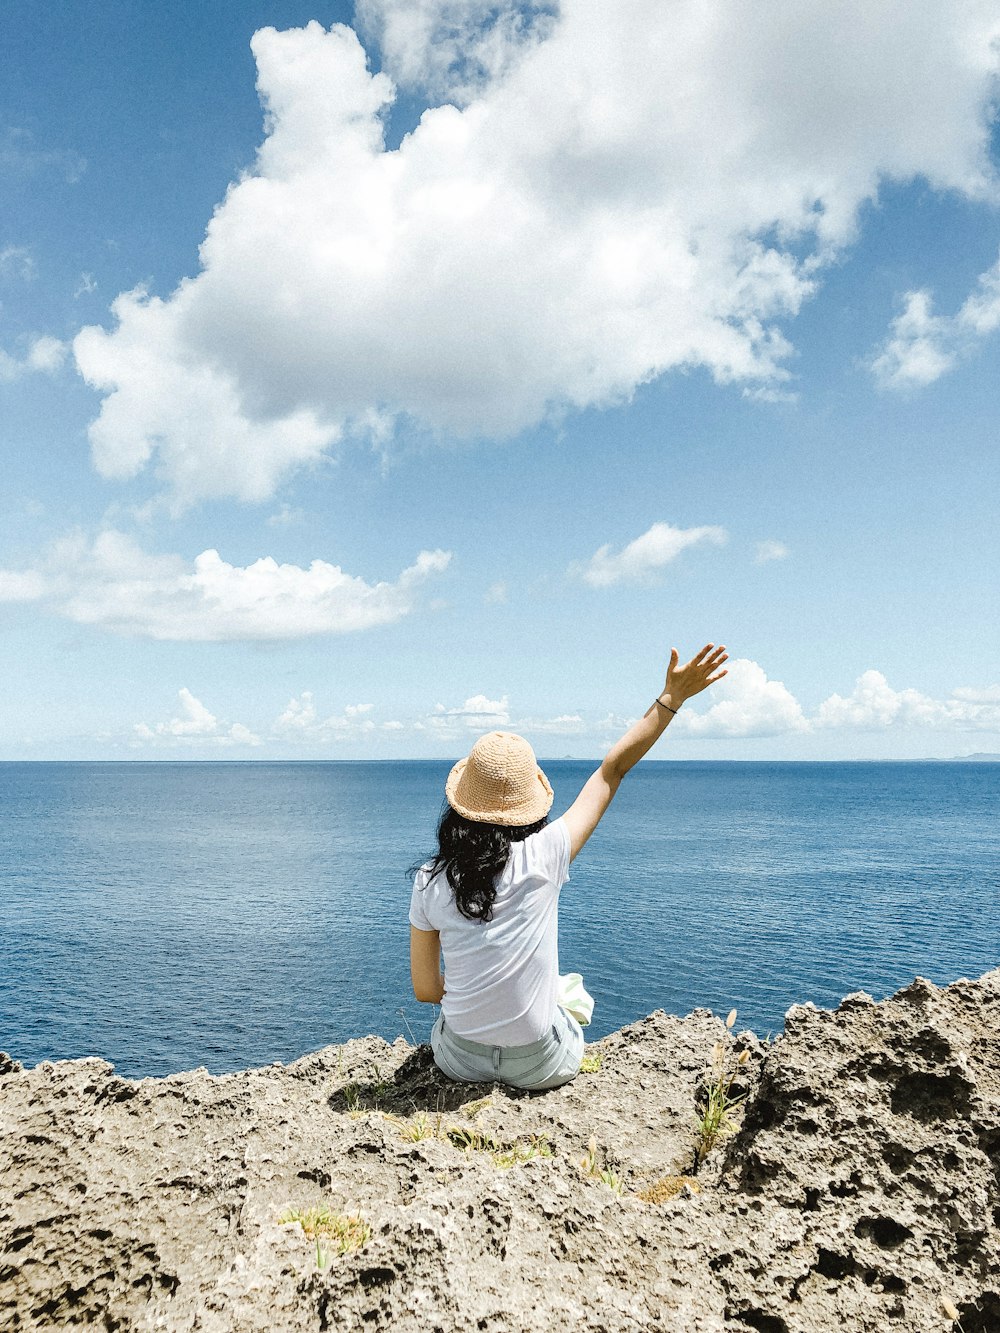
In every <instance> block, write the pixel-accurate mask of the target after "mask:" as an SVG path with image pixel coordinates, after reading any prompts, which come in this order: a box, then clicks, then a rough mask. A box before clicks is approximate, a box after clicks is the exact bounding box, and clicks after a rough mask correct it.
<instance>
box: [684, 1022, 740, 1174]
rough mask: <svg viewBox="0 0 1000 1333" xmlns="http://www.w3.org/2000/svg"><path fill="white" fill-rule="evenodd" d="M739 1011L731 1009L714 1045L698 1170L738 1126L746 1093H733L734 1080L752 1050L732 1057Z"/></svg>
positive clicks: (700, 1131) (697, 1149) (697, 1154)
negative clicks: (735, 1117) (734, 1115)
mask: <svg viewBox="0 0 1000 1333" xmlns="http://www.w3.org/2000/svg"><path fill="white" fill-rule="evenodd" d="M735 1022H736V1010H735V1009H731V1010H730V1011H729V1016H728V1017H727V1019H726V1031H725V1035H724V1036H723V1038H722V1040H721V1041H717V1042H716V1043H715V1046H714V1047H713V1048H712V1079H711V1082H710V1083H709V1085H708V1092H707V1094H706V1098H705V1104H704V1106H703V1107H701V1108H700V1109H701V1119H700V1120H699V1121H698V1127H697V1134H698V1141H697V1144H696V1146H695V1161H694V1169H695V1170H696V1171H697V1169H698V1167H699V1166H700V1165H701V1164H702V1162H703V1161H704V1160H705V1158H706V1157H707V1156H708V1154H709V1153H710V1152H711V1151H712V1149H713V1148H714V1147H715V1145H716V1143H718V1141H719V1139H721V1138H723V1137H724V1136H725V1135H726V1134H731V1133H732V1132H733V1130H734V1129H735V1128H736V1121H735V1120H734V1119H733V1112H734V1111H736V1110H737V1108H738V1107H740V1106H741V1105H742V1104H743V1096H739V1097H734V1096H733V1095H732V1088H733V1083H734V1081H735V1079H736V1075H737V1074H738V1073H739V1071H740V1069H741V1068H742V1066H743V1065H745V1064H746V1063H747V1061H748V1060H749V1059H750V1052H749V1051H741V1052H740V1054H739V1056H738V1057H737V1058H736V1059H735V1060H734V1059H733V1058H732V1031H733V1024H734V1023H735Z"/></svg>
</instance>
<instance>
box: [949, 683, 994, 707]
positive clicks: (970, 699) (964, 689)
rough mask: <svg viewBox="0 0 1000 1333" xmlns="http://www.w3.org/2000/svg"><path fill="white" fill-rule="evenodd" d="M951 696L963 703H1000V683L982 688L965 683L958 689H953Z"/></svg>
mask: <svg viewBox="0 0 1000 1333" xmlns="http://www.w3.org/2000/svg"><path fill="white" fill-rule="evenodd" d="M951 697H952V698H953V699H958V700H960V701H961V702H962V703H972V704H1000V685H987V686H986V688H985V689H981V690H979V689H973V688H971V687H970V686H966V685H963V686H961V687H960V688H959V689H957V690H952V692H951Z"/></svg>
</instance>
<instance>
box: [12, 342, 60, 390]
mask: <svg viewBox="0 0 1000 1333" xmlns="http://www.w3.org/2000/svg"><path fill="white" fill-rule="evenodd" d="M68 351H69V348H68V347H67V345H66V344H65V343H64V342H61V341H60V340H59V339H58V338H52V337H49V336H48V335H47V334H43V335H41V336H40V337H34V338H31V339H29V340H28V345H27V348H26V350H25V351H24V352H23V353H22V354H20V355H18V354H16V353H15V354H11V353H10V352H6V351H4V349H3V348H2V347H0V383H7V384H9V383H11V382H12V381H14V380H19V379H21V377H22V376H24V375H31V374H36V373H37V374H42V375H54V374H55V373H56V372H57V371H58V370H59V369H60V367H61V366H63V365H64V364H65V361H66V354H67V352H68Z"/></svg>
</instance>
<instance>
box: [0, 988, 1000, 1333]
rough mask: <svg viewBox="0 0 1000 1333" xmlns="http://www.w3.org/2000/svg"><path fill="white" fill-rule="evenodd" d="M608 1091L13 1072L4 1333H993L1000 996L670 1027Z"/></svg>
mask: <svg viewBox="0 0 1000 1333" xmlns="http://www.w3.org/2000/svg"><path fill="white" fill-rule="evenodd" d="M586 1065H587V1068H586V1072H582V1073H581V1074H580V1075H579V1077H578V1078H577V1079H576V1080H575V1081H574V1082H573V1083H572V1084H570V1085H568V1086H567V1087H565V1088H561V1089H558V1090H556V1091H553V1092H547V1093H540V1094H539V1093H534V1094H528V1093H518V1092H513V1091H510V1090H506V1089H504V1088H501V1087H498V1086H494V1085H490V1084H483V1085H467V1086H459V1085H456V1084H451V1083H448V1082H447V1081H446V1080H444V1079H443V1078H442V1077H441V1076H440V1075H439V1074H438V1073H437V1071H436V1070H435V1068H434V1066H433V1063H432V1061H431V1058H430V1051H429V1048H427V1047H426V1046H419V1047H416V1048H414V1047H411V1046H408V1045H407V1044H406V1043H405V1042H404V1041H403V1040H402V1039H400V1040H399V1041H396V1042H394V1043H392V1045H389V1044H388V1043H386V1042H384V1041H382V1040H380V1039H378V1038H375V1037H366V1038H364V1039H361V1040H357V1041H351V1042H348V1043H347V1044H346V1045H345V1046H341V1047H328V1048H327V1049H325V1050H322V1051H318V1052H316V1053H315V1054H314V1055H308V1056H306V1057H305V1058H303V1059H301V1060H298V1061H296V1062H295V1063H294V1064H291V1065H288V1066H281V1065H274V1066H271V1067H268V1068H265V1069H252V1070H246V1071H243V1072H240V1073H236V1074H229V1075H224V1076H221V1077H212V1076H211V1075H209V1074H208V1073H206V1072H205V1071H204V1070H194V1071H191V1072H188V1073H183V1074H176V1075H174V1076H172V1077H170V1078H164V1079H143V1080H141V1081H137V1082H132V1081H129V1080H127V1079H124V1078H119V1077H118V1076H117V1075H116V1074H115V1072H114V1070H113V1068H112V1067H111V1066H110V1065H108V1064H106V1063H104V1062H103V1061H100V1060H77V1061H67V1062H64V1063H58V1064H42V1065H39V1066H38V1067H37V1068H35V1069H29V1070H23V1069H21V1068H20V1066H19V1065H18V1064H17V1063H16V1062H14V1061H13V1060H10V1059H9V1058H7V1057H5V1056H2V1055H0V1329H3V1330H4V1331H5V1333H6V1330H10V1329H55V1328H63V1327H69V1326H77V1327H84V1328H95V1329H107V1330H133V1329H134V1330H152V1329H165V1330H188V1329H190V1330H195V1329H197V1330H204V1331H206V1333H222V1331H223V1330H225V1331H226V1333H229V1330H247V1331H248V1333H249V1331H250V1330H267V1331H268V1333H272V1331H273V1330H281V1329H289V1330H293V1329H309V1330H313V1329H316V1330H319V1329H352V1330H353V1329H359V1328H367V1329H372V1330H382V1329H384V1330H389V1329H392V1330H393V1331H394V1333H417V1330H419V1331H420V1333H429V1331H430V1330H435V1329H439V1330H443V1331H444V1333H452V1331H453V1330H456V1331H457V1330H462V1331H463V1333H464V1330H469V1331H470V1333H472V1331H473V1330H475V1331H476V1333H522V1331H527V1330H539V1331H542V1330H545V1331H546V1333H548V1330H562V1329H567V1330H568V1329H573V1330H608V1331H616V1330H646V1329H659V1330H666V1331H669V1333H719V1331H721V1330H736V1331H737V1333H816V1331H817V1330H834V1329H838V1330H841V1329H842V1330H846V1331H847V1333H876V1331H877V1333H887V1330H907V1331H912V1333H930V1331H931V1330H936V1329H942V1330H945V1329H956V1330H957V1329H959V1328H961V1330H962V1333H998V1330H1000V970H998V971H994V972H990V973H987V975H986V976H984V977H982V978H980V979H979V980H978V981H966V980H962V981H957V982H955V983H954V985H951V986H948V987H946V988H944V989H938V988H936V987H935V986H933V985H931V984H930V983H929V982H926V981H923V980H919V979H918V980H917V981H915V982H914V983H913V984H912V985H910V986H907V987H906V988H905V989H904V990H901V991H899V992H898V994H896V995H894V996H893V997H892V998H890V999H888V1000H884V1001H882V1002H880V1003H874V1002H873V1001H872V1000H871V999H870V997H868V996H866V995H863V994H856V995H851V996H848V997H847V999H845V1000H844V1001H843V1003H842V1004H841V1005H840V1007H839V1009H837V1010H836V1011H835V1012H828V1011H825V1010H818V1009H814V1008H812V1007H811V1006H808V1005H807V1006H798V1007H796V1008H793V1009H792V1010H790V1011H789V1013H788V1016H787V1019H786V1026H785V1033H784V1035H783V1036H781V1037H780V1038H778V1039H777V1040H776V1041H775V1042H774V1043H773V1044H771V1045H767V1046H765V1045H762V1044H761V1043H760V1042H759V1041H758V1040H757V1038H756V1037H754V1036H753V1035H752V1034H749V1033H742V1034H738V1035H735V1036H734V1035H731V1034H730V1033H729V1032H728V1030H727V1029H726V1027H725V1025H724V1023H723V1021H722V1020H721V1019H719V1018H716V1017H714V1016H713V1015H712V1014H710V1013H708V1012H707V1011H702V1010H698V1011H695V1012H694V1013H693V1014H690V1015H688V1016H687V1017H685V1018H675V1017H671V1016H669V1015H667V1014H664V1013H661V1012H658V1013H654V1014H652V1015H651V1016H650V1017H648V1018H646V1019H643V1020H642V1021H641V1022H639V1023H635V1024H633V1025H632V1026H631V1027H628V1028H625V1029H623V1030H622V1031H620V1032H616V1033H614V1034H612V1035H611V1036H609V1037H606V1038H604V1039H603V1040H602V1041H600V1042H598V1043H596V1044H595V1045H593V1046H591V1047H589V1048H588V1060H587V1062H586ZM720 1070H721V1071H722V1079H723V1082H725V1080H727V1079H729V1078H730V1077H732V1078H733V1082H732V1085H731V1087H730V1088H729V1093H728V1096H729V1099H730V1100H733V1101H736V1102H737V1104H736V1106H734V1107H733V1108H732V1109H731V1110H730V1112H729V1119H730V1120H731V1121H732V1123H733V1126H734V1128H731V1129H730V1131H729V1132H728V1133H726V1132H723V1133H722V1134H721V1135H720V1136H719V1137H718V1139H717V1140H716V1142H715V1144H714V1146H711V1147H710V1148H707V1150H706V1145H705V1143H704V1141H702V1140H700V1138H699V1128H698V1125H699V1120H700V1119H701V1118H702V1117H703V1114H704V1110H705V1107H706V1104H707V1099H708V1096H709V1093H710V1092H711V1090H712V1086H713V1084H715V1085H717V1084H718V1082H719V1077H720ZM741 1097H742V1099H743V1100H742V1101H740V1100H738V1099H740V1098H741ZM700 1142H701V1147H702V1152H701V1154H700V1160H699V1143H700ZM956 1316H957V1318H956Z"/></svg>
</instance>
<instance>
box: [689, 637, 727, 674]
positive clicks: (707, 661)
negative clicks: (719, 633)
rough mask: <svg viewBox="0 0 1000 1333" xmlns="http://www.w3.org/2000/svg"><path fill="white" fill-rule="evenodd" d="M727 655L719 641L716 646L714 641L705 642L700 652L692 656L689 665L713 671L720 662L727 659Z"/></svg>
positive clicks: (723, 645)
mask: <svg viewBox="0 0 1000 1333" xmlns="http://www.w3.org/2000/svg"><path fill="white" fill-rule="evenodd" d="M728 656H729V655H728V653H727V652H726V645H725V644H724V643H720V644H719V646H718V647H716V646H715V644H714V643H706V644H705V646H704V648H702V650H701V652H700V653H696V654H695V656H694V657H692V659H691V666H694V667H701V668H703V669H705V670H708V671H713V670H714V669H715V668H716V667H717V666H719V665H720V664H721V663H722V662H725V661H727V660H728Z"/></svg>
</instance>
